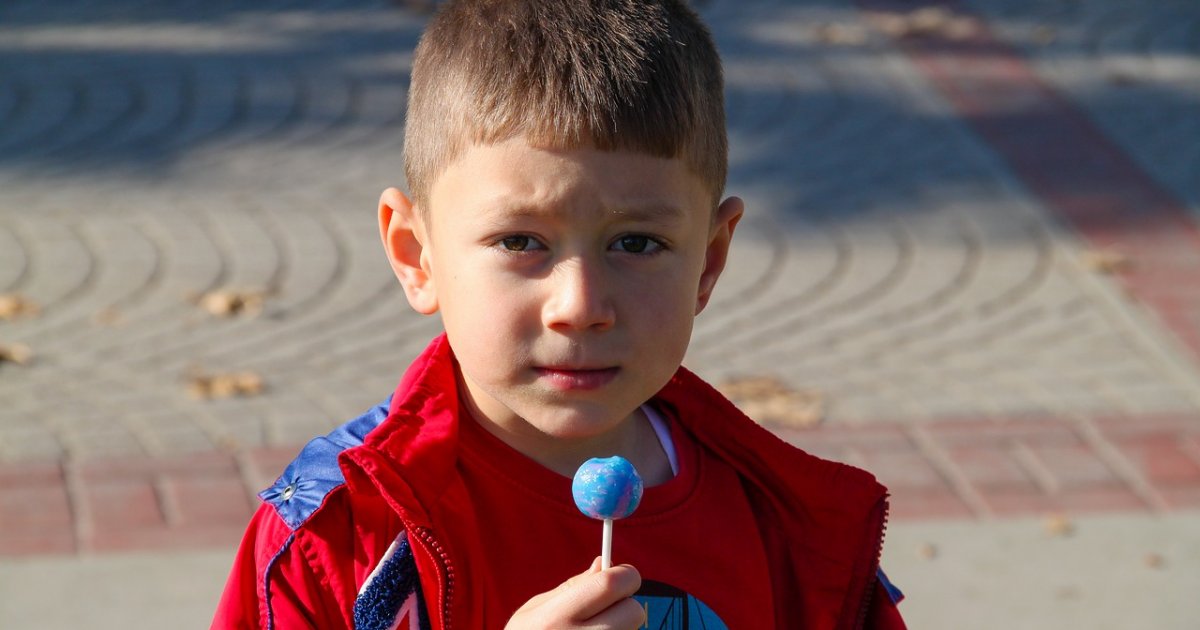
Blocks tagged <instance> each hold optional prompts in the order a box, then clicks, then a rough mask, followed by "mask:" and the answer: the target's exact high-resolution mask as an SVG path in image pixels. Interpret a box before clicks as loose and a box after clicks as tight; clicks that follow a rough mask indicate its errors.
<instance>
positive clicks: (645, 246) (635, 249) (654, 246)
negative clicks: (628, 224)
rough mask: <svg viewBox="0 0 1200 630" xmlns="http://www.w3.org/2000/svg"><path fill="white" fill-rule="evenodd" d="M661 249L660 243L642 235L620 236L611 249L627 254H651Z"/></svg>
mask: <svg viewBox="0 0 1200 630" xmlns="http://www.w3.org/2000/svg"><path fill="white" fill-rule="evenodd" d="M662 247H663V245H662V243H660V242H659V241H657V240H655V239H653V238H651V237H649V236H645V235H643V234H630V235H628V236H622V237H621V238H619V239H617V241H616V242H615V243H613V244H612V248H613V249H615V250H617V251H621V252H625V253H627V254H653V253H655V252H657V251H658V250H660V249H662Z"/></svg>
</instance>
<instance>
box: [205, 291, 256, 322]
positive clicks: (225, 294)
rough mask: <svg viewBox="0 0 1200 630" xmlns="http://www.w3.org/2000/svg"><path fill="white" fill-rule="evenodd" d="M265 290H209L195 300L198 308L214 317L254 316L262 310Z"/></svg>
mask: <svg viewBox="0 0 1200 630" xmlns="http://www.w3.org/2000/svg"><path fill="white" fill-rule="evenodd" d="M266 297H267V294H266V292H265V291H234V290H230V289H221V290H219V291H209V292H208V293H205V294H203V295H201V296H200V297H199V298H198V299H197V300H196V301H197V304H198V305H199V306H200V308H202V309H204V310H205V311H208V313H209V314H210V315H214V316H216V317H237V316H240V315H245V316H251V317H253V316H255V315H258V314H259V313H261V312H262V308H263V302H264V301H266Z"/></svg>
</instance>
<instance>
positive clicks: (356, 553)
mask: <svg viewBox="0 0 1200 630" xmlns="http://www.w3.org/2000/svg"><path fill="white" fill-rule="evenodd" d="M722 89H723V88H722V81H721V71H720V62H719V59H718V57H717V54H716V51H715V48H714V46H713V43H712V41H711V38H710V36H709V34H708V32H707V31H706V30H705V29H704V27H703V26H702V25H701V24H700V23H699V19H698V18H697V16H696V15H695V14H694V13H692V12H691V10H690V9H688V8H687V7H686V5H685V4H684V3H683V2H682V1H681V0H541V1H538V0H524V1H519V0H463V1H461V2H454V1H451V2H448V3H446V4H445V5H444V6H443V7H442V8H441V10H440V12H439V13H438V14H437V16H435V17H434V19H433V21H432V22H431V24H430V25H429V27H428V29H427V30H426V33H425V34H424V36H423V37H422V40H421V43H420V44H419V46H418V48H417V52H416V56H415V61H414V66H413V76H412V87H411V93H410V100H409V110H408V122H407V135H406V138H405V170H406V174H407V177H408V183H409V186H410V188H411V193H412V197H411V200H410V198H408V197H406V196H405V195H404V194H403V193H401V192H400V191H398V190H396V189H389V190H387V191H385V192H384V193H383V196H382V199H381V201H380V206H379V223H380V233H381V235H382V239H383V243H384V248H385V250H386V252H387V255H388V259H389V260H390V262H391V265H392V269H393V270H394V272H395V274H396V277H397V278H398V279H399V281H400V284H401V285H402V286H403V288H404V292H405V294H406V296H407V298H408V301H409V303H410V304H411V305H412V307H413V308H414V309H415V310H417V311H418V312H420V313H423V314H433V313H435V312H436V313H440V316H441V318H442V322H443V325H444V327H445V334H444V335H442V336H440V337H439V338H438V339H435V340H434V341H433V343H432V344H431V345H430V346H429V348H428V349H427V350H426V351H425V352H424V354H422V356H421V357H420V358H418V359H417V360H416V362H414V364H413V365H412V366H411V367H410V368H409V370H408V372H407V373H406V374H405V376H404V378H403V379H402V381H401V383H400V385H399V387H398V388H397V389H396V391H395V393H394V394H393V395H392V397H391V398H390V399H389V400H388V401H387V402H385V403H383V404H382V405H380V406H379V407H377V408H376V409H374V410H372V411H370V412H368V413H367V414H365V415H364V416H362V417H360V418H358V419H357V420H354V421H352V422H350V423H348V424H347V425H344V426H343V427H342V428H340V429H338V430H337V431H335V432H334V433H332V434H330V435H329V436H327V437H325V438H318V439H316V440H314V441H313V442H311V443H310V444H309V445H308V446H306V447H305V449H304V450H303V452H302V453H301V454H300V456H299V457H298V458H297V460H296V461H295V462H293V463H292V464H291V465H290V466H289V467H288V469H287V470H286V471H285V472H284V474H283V476H282V477H280V479H279V480H278V481H277V482H276V484H275V485H274V486H273V487H271V488H269V489H267V490H266V491H264V492H263V493H262V495H261V496H262V497H263V499H264V501H265V505H264V506H262V508H261V509H260V510H259V511H258V513H257V514H256V515H255V517H254V519H253V521H252V523H251V525H250V529H249V531H248V533H247V535H246V538H245V540H244V542H243V544H242V548H241V550H240V551H239V554H238V557H237V559H236V563H235V566H234V569H233V573H232V574H231V576H230V580H229V583H228V585H227V587H226V591H225V595H224V597H223V599H222V601H221V604H220V608H219V609H218V612H217V617H216V620H215V621H214V624H213V625H214V627H222V628H225V627H266V628H270V627H279V628H306V627H319V628H350V627H354V628H394V627H400V628H418V627H420V628H500V627H505V626H506V625H507V627H510V628H577V627H578V628H585V627H586V628H622V629H632V628H639V627H645V626H646V625H647V624H649V626H650V627H655V628H658V627H674V628H691V627H707V628H721V627H727V628H737V629H751V628H860V627H875V628H902V627H903V624H902V622H901V621H900V617H899V615H898V614H897V612H896V609H895V607H894V605H893V601H892V598H891V596H890V595H889V592H890V591H889V590H888V589H887V588H886V583H885V582H884V581H883V580H882V579H881V578H880V577H878V576H879V575H881V574H879V573H878V559H879V551H880V548H881V545H882V536H883V527H884V521H885V519H886V512H887V503H886V491H885V490H884V488H883V487H882V486H880V485H879V484H878V483H876V482H875V480H874V479H873V478H872V477H871V476H870V475H868V474H866V473H863V472H861V471H858V470H856V469H853V468H850V467H848V466H844V465H840V464H834V463H829V462H824V461H821V460H818V459H816V458H813V457H811V456H808V455H806V454H804V453H802V452H800V451H798V450H796V449H794V448H792V447H791V446H789V445H787V444H785V443H783V442H782V441H780V440H778V439H777V438H775V437H774V436H772V435H771V434H770V433H768V432H766V431H765V430H763V429H762V428H760V427H758V426H757V425H755V424H754V423H753V422H752V421H750V420H749V419H747V418H746V417H745V416H743V415H742V414H741V413H740V412H738V411H737V410H736V409H735V408H734V407H733V405H732V404H730V403H729V402H728V401H727V400H725V399H724V398H723V397H721V396H720V395H719V394H718V393H717V392H716V391H714V390H713V389H712V388H710V387H709V386H708V385H706V384H705V383H703V382H702V381H701V380H700V379H699V378H697V377H696V376H694V375H693V374H691V373H690V372H688V371H687V370H685V369H683V368H681V367H680V363H681V361H682V360H683V356H684V352H685V350H686V349H687V344H688V341H689V338H690V334H691V329H692V320H693V318H694V317H695V315H696V314H698V313H699V312H700V311H701V310H702V309H703V308H704V306H705V304H706V303H707V301H708V299H709V297H710V295H711V294H712V290H713V287H714V286H715V284H716V281H717V278H718V276H720V274H721V271H722V269H723V267H724V265H725V261H726V255H727V253H728V248H729V244H730V239H731V238H732V235H733V232H734V228H735V227H736V226H737V223H738V220H739V219H740V218H741V216H742V202H741V200H739V199H737V198H736V197H731V198H728V199H725V200H724V201H721V200H720V199H721V194H722V190H723V188H724V183H725V172H726V140H725V128H724V124H725V122H724V110H723V104H722V99H723V96H722ZM613 454H620V455H622V456H624V457H626V458H627V459H629V460H630V461H631V462H633V464H634V465H635V467H636V468H637V469H638V470H639V471H640V472H641V473H642V476H643V477H644V479H645V482H646V486H647V489H646V491H645V496H644V498H643V501H642V505H641V507H640V508H639V509H638V511H637V513H635V514H634V515H633V516H631V517H629V518H627V519H625V520H622V521H621V522H620V523H619V524H618V526H617V527H616V532H615V540H614V543H613V545H614V548H615V549H616V555H617V557H618V559H619V560H622V561H625V562H627V563H628V564H625V565H621V566H616V567H613V568H611V569H606V570H601V569H600V568H599V565H598V564H597V563H596V562H595V561H592V558H593V557H594V555H595V550H596V548H597V545H598V541H597V539H598V538H599V533H600V527H599V524H598V523H596V522H595V521H592V520H590V519H588V518H586V517H584V516H583V515H582V514H580V513H579V512H578V510H577V509H576V508H575V507H574V505H573V504H572V501H571V494H570V478H571V476H572V474H573V473H574V471H575V469H576V468H577V467H578V466H579V464H581V463H582V462H583V461H585V460H586V459H588V458H590V457H597V456H609V455H613ZM589 561H592V565H591V567H590V568H587V569H586V570H583V571H582V573H581V572H580V570H581V569H583V568H584V567H587V566H588V563H589ZM635 567H636V568H635ZM672 624H673V625H672Z"/></svg>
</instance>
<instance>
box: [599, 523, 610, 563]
mask: <svg viewBox="0 0 1200 630" xmlns="http://www.w3.org/2000/svg"><path fill="white" fill-rule="evenodd" d="M612 522H613V520H612V519H611V518H606V519H604V535H603V537H602V538H601V542H600V568H601V569H610V568H612Z"/></svg>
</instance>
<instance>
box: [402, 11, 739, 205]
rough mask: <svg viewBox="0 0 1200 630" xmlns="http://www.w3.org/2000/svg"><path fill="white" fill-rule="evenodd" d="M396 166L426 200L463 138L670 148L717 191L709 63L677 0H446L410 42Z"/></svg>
mask: <svg viewBox="0 0 1200 630" xmlns="http://www.w3.org/2000/svg"><path fill="white" fill-rule="evenodd" d="M407 116H408V117H407V123H406V130H405V140H404V171H405V175H406V176H407V177H408V185H409V189H410V192H411V193H412V195H413V198H414V200H415V201H416V203H417V205H418V206H420V207H422V208H425V207H427V206H428V203H429V193H430V189H431V188H432V185H433V181H434V180H435V179H436V178H437V177H438V176H439V175H440V174H441V172H442V171H443V170H444V169H445V168H446V167H447V166H449V165H450V164H451V163H452V162H453V161H454V160H455V159H457V158H458V157H459V156H460V155H462V153H463V152H464V151H465V150H467V149H468V148H469V147H471V146H473V145H488V144H494V143H497V142H502V141H504V140H507V139H510V138H514V137H518V136H524V137H526V138H528V139H529V141H530V142H531V143H532V144H535V145H539V146H546V147H553V148H562V149H571V148H578V147H580V146H585V145H591V146H594V147H596V148H598V149H600V150H606V151H611V150H632V151H638V152H641V153H646V154H649V155H654V156H658V157H668V158H681V159H682V160H684V162H685V164H687V166H688V168H689V169H690V170H692V171H693V172H694V173H695V174H696V175H698V176H699V177H700V178H701V180H702V181H704V182H705V184H706V185H708V186H709V187H710V189H711V191H712V197H713V200H714V201H713V204H714V207H715V205H716V202H717V201H719V198H720V195H721V193H722V191H723V189H724V187H725V174H726V170H727V168H728V164H727V161H728V149H727V140H726V136H725V107H724V89H723V79H722V76H721V61H720V58H719V56H718V55H717V51H716V47H715V46H714V45H713V41H712V36H711V35H710V34H709V32H708V29H706V28H705V27H704V25H703V24H702V23H701V22H700V18H699V17H698V16H697V15H696V14H695V12H693V11H692V10H691V8H689V7H688V6H687V5H686V3H685V2H683V1H682V0H450V1H449V2H446V3H445V4H444V5H443V6H442V7H441V8H440V10H439V11H438V13H437V15H435V16H434V18H433V20H432V21H431V22H430V24H429V26H428V27H427V28H426V30H425V33H424V34H423V35H422V37H421V41H420V43H419V44H418V45H417V50H416V55H415V59H414V61H413V71H412V85H411V89H410V91H409V100H408V115H407Z"/></svg>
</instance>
